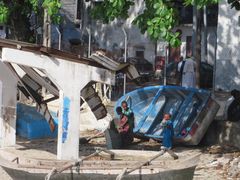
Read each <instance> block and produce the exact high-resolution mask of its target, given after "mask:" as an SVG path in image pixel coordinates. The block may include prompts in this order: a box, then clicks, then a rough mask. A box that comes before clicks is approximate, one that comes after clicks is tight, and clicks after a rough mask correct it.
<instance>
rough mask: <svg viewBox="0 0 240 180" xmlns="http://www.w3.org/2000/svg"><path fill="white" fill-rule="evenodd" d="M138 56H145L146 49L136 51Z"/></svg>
mask: <svg viewBox="0 0 240 180" xmlns="http://www.w3.org/2000/svg"><path fill="white" fill-rule="evenodd" d="M136 57H139V58H144V51H136Z"/></svg>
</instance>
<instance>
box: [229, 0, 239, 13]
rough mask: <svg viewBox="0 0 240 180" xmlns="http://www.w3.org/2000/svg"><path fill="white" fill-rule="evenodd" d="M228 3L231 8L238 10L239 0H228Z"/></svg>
mask: <svg viewBox="0 0 240 180" xmlns="http://www.w3.org/2000/svg"><path fill="white" fill-rule="evenodd" d="M228 3H229V4H231V8H235V9H236V10H237V11H239V10H240V1H239V0H228Z"/></svg>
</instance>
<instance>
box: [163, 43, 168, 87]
mask: <svg viewBox="0 0 240 180" xmlns="http://www.w3.org/2000/svg"><path fill="white" fill-rule="evenodd" d="M164 49H165V63H164V83H163V84H164V86H166V85H167V65H168V44H166V45H165V46H164Z"/></svg>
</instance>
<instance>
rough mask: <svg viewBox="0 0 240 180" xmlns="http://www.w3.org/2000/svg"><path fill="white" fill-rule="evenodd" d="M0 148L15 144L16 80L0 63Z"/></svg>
mask: <svg viewBox="0 0 240 180" xmlns="http://www.w3.org/2000/svg"><path fill="white" fill-rule="evenodd" d="M0 83H1V85H0V96H1V97H0V109H1V110H0V147H4V146H10V145H14V144H15V142H16V137H15V136H16V103H17V102H16V101H17V80H16V79H15V77H14V76H13V75H12V73H11V72H10V70H9V69H7V67H6V66H5V64H3V63H2V62H1V61H0Z"/></svg>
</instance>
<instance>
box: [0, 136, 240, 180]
mask: <svg viewBox="0 0 240 180" xmlns="http://www.w3.org/2000/svg"><path fill="white" fill-rule="evenodd" d="M96 146H98V147H105V138H98V139H94V140H92V141H90V143H88V144H85V145H81V146H80V152H79V154H80V156H84V155H89V154H91V153H93V152H95V150H94V147H96ZM159 147H160V145H159V143H157V142H155V141H145V142H140V141H139V140H138V139H135V142H134V144H133V145H131V146H129V149H135V150H153V151H158V150H159ZM215 149H216V148H215ZM0 151H1V150H0ZM4 151H7V152H9V153H14V154H17V155H18V156H20V157H21V156H24V157H28V158H43V157H44V158H45V159H51V158H56V153H57V142H56V140H54V139H45V140H35V141H28V140H25V139H17V145H16V146H15V147H10V148H6V149H5V150H4ZM174 151H175V152H176V153H177V154H178V155H180V156H184V157H188V156H189V155H191V154H193V153H201V157H200V162H199V165H198V166H197V168H196V171H195V175H194V180H202V179H203V180H206V179H210V180H211V179H212V180H221V179H238V178H230V177H228V175H227V174H226V172H227V169H226V167H225V166H224V165H223V164H222V165H221V163H218V160H219V158H220V159H224V157H227V158H228V157H229V156H232V157H233V156H234V154H235V156H236V153H239V154H238V155H237V156H239V155H240V152H236V151H235V152H233V150H231V151H229V152H224V151H223V150H221V149H220V150H219V148H218V149H217V150H214V147H210V148H207V147H201V148H197V147H175V148H174ZM213 151H215V152H213ZM222 161H223V160H222ZM225 164H227V163H225ZM0 179H1V180H10V179H11V178H10V177H9V175H8V174H6V173H5V172H4V170H2V169H0Z"/></svg>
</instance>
